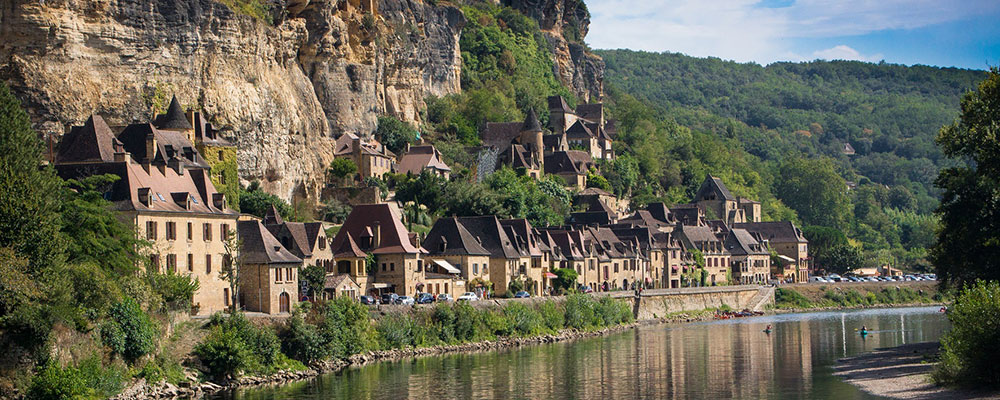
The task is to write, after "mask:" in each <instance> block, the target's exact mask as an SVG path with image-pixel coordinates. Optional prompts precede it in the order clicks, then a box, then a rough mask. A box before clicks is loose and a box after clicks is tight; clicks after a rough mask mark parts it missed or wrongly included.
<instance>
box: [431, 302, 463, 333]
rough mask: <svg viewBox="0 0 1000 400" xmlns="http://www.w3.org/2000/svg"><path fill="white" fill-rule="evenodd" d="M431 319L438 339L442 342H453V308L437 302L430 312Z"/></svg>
mask: <svg viewBox="0 0 1000 400" xmlns="http://www.w3.org/2000/svg"><path fill="white" fill-rule="evenodd" d="M431 320H432V321H433V322H434V324H435V325H436V326H437V334H438V339H440V340H441V341H442V342H444V343H455V342H456V341H457V339H456V337H455V310H454V309H452V307H451V306H450V305H447V304H444V303H438V304H437V305H435V306H434V311H433V312H432V313H431Z"/></svg>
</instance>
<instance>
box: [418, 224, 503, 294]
mask: <svg viewBox="0 0 1000 400" xmlns="http://www.w3.org/2000/svg"><path fill="white" fill-rule="evenodd" d="M423 250H424V251H425V256H424V262H425V263H426V264H427V268H428V269H432V270H433V271H434V272H435V273H439V274H443V273H450V274H453V273H456V271H457V274H458V276H459V277H461V281H462V284H461V285H459V286H460V287H456V285H454V284H453V285H447V286H444V287H442V288H440V289H439V288H437V287H435V288H434V289H433V290H428V292H430V293H435V294H436V293H448V294H451V295H453V296H454V295H455V294H460V293H459V292H464V291H465V288H470V289H469V291H477V292H478V293H477V294H479V295H482V292H483V291H484V290H485V288H484V287H479V286H478V285H477V284H476V282H489V281H490V252H489V250H487V249H486V248H484V247H483V246H482V244H480V242H479V240H478V239H477V238H476V237H475V236H473V235H472V233H470V232H469V230H468V229H466V227H465V226H464V225H463V224H462V223H460V222H459V220H458V218H456V217H445V218H440V219H438V220H437V222H435V223H434V226H433V227H431V230H430V232H428V233H427V236H426V237H425V238H424V242H423Z"/></svg>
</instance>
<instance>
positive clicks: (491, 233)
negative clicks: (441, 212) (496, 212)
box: [457, 215, 521, 258]
mask: <svg viewBox="0 0 1000 400" xmlns="http://www.w3.org/2000/svg"><path fill="white" fill-rule="evenodd" d="M457 218H458V222H459V223H461V224H462V225H464V226H465V229H467V230H468V231H469V233H471V234H472V235H473V236H474V237H476V238H477V239H478V241H479V243H480V244H481V245H482V246H483V248H484V249H486V251H488V252H490V256H491V257H495V258H500V257H503V258H518V257H520V256H521V254H520V253H519V252H518V251H517V249H516V248H514V244H513V242H511V240H510V238H509V237H508V236H507V233H506V232H504V229H503V228H502V227H501V226H500V220H499V219H497V217H496V216H493V215H484V216H479V217H457Z"/></svg>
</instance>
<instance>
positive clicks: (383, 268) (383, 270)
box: [382, 263, 386, 272]
mask: <svg viewBox="0 0 1000 400" xmlns="http://www.w3.org/2000/svg"><path fill="white" fill-rule="evenodd" d="M385 271H386V269H385V263H382V272H385Z"/></svg>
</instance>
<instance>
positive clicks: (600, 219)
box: [567, 211, 611, 225]
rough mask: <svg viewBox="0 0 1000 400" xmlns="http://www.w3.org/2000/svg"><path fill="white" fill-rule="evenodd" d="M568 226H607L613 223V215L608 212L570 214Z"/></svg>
mask: <svg viewBox="0 0 1000 400" xmlns="http://www.w3.org/2000/svg"><path fill="white" fill-rule="evenodd" d="M567 223H568V224H571V225H593V224H597V225H607V224H610V223H611V214H610V213H608V212H607V211H581V212H573V213H570V214H569V220H568V221H567Z"/></svg>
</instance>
